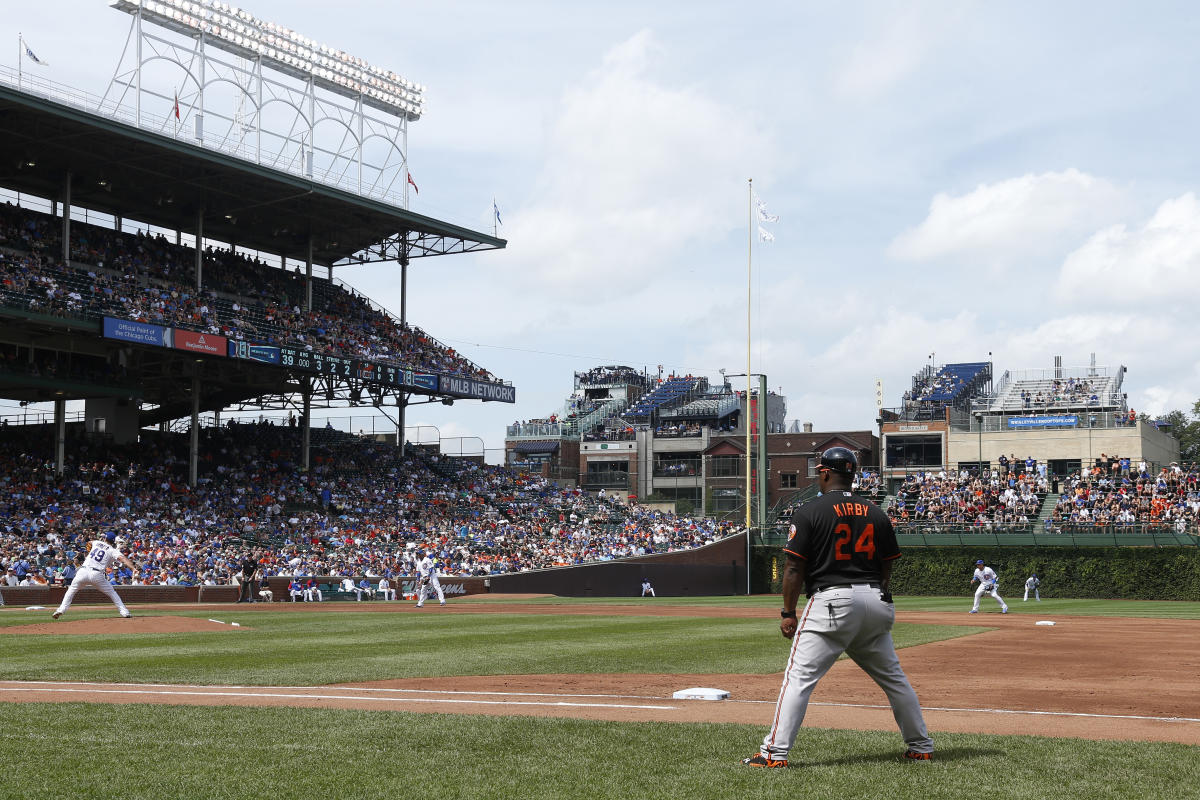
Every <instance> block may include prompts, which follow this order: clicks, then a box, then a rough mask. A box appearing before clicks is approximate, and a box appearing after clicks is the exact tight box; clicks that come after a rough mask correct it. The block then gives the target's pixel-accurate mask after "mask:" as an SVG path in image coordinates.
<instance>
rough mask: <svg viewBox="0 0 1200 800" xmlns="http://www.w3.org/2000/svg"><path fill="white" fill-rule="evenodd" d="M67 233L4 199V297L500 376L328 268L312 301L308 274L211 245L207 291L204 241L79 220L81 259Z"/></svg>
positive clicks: (52, 310) (69, 313)
mask: <svg viewBox="0 0 1200 800" xmlns="http://www.w3.org/2000/svg"><path fill="white" fill-rule="evenodd" d="M59 236H60V230H59V227H58V223H57V222H56V221H55V220H54V219H53V218H51V217H49V216H48V215H45V214H39V213H37V212H33V211H30V210H28V209H24V208H20V207H18V206H14V205H12V204H6V205H3V206H0V304H2V305H4V306H6V307H9V308H15V309H19V310H21V311H31V312H35V313H40V314H49V315H53V316H62V317H72V318H79V319H87V320H93V321H96V320H99V319H100V318H101V317H102V316H111V317H118V318H123V319H131V320H137V321H140V322H150V323H155V324H161V325H166V326H172V327H177V328H184V329H188V330H195V331H201V332H204V333H211V334H216V335H222V336H227V337H229V338H232V339H236V340H247V341H255V342H261V343H265V344H292V345H295V346H298V347H302V348H305V349H309V350H313V351H316V352H324V353H328V354H331V355H338V356H343V357H349V358H365V359H370V360H373V361H378V362H382V363H388V364H394V365H396V366H402V367H407V368H412V369H416V370H421V371H424V370H429V371H441V372H450V373H456V374H463V375H469V376H471V377H475V378H481V379H485V380H491V379H492V376H491V375H490V373H488V372H487V371H486V370H484V369H483V368H481V367H479V366H477V365H475V364H473V363H471V362H470V361H469V360H467V359H465V358H463V357H462V355H461V354H459V353H457V352H456V351H455V350H454V349H453V348H451V347H448V346H446V345H444V344H441V343H440V342H437V341H436V340H435V339H433V338H432V337H430V336H429V335H428V334H426V333H425V332H424V331H422V330H421V329H419V328H415V327H413V326H410V325H407V324H405V325H402V324H400V323H399V321H398V320H395V319H394V318H392V317H391V316H390V315H388V314H386V313H385V312H383V311H381V310H379V309H376V308H375V307H373V305H372V304H371V303H370V302H369V301H368V300H367V299H366V298H363V297H360V296H358V295H357V294H354V293H352V292H350V291H348V290H347V289H345V288H343V287H341V286H339V285H337V284H335V283H332V282H330V281H328V280H325V279H321V278H316V277H314V278H313V281H312V286H313V306H312V309H311V310H303V306H304V305H305V301H304V299H303V298H304V294H305V283H306V282H305V279H304V277H303V276H301V275H299V274H298V273H296V272H286V271H284V270H281V269H276V268H271V267H268V266H267V265H265V264H262V263H260V262H257V261H255V260H253V259H250V258H248V257H246V256H245V255H243V254H240V253H233V252H230V251H217V250H213V249H211V248H209V249H206V250H205V252H204V259H203V260H204V268H203V270H202V274H203V280H204V286H203V288H202V289H200V290H197V289H196V288H195V283H194V279H193V275H192V273H191V271H190V269H189V268H188V266H187V265H191V264H193V263H194V260H195V251H194V250H192V249H190V248H186V247H180V246H177V245H175V244H173V243H170V242H168V241H167V240H166V239H165V238H163V237H161V236H147V235H145V234H142V233H136V234H126V233H118V232H116V231H113V230H108V229H104V228H100V227H97V226H94V225H86V224H82V223H78V222H76V223H74V224H73V225H72V227H71V264H70V265H63V264H61V263H59V262H58V260H57V256H58V255H60V254H61V242H60V241H59Z"/></svg>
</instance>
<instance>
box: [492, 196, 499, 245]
mask: <svg viewBox="0 0 1200 800" xmlns="http://www.w3.org/2000/svg"><path fill="white" fill-rule="evenodd" d="M498 215H499V212H497V211H496V195H492V238H493V239H495V238H497V237H498V236H499V231H498V230H497V228H496V223H497V222H498V221H499V220H497V219H496V217H497V216H498Z"/></svg>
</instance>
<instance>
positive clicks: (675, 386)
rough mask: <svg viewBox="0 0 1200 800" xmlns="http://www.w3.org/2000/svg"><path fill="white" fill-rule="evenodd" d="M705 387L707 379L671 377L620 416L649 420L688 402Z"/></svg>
mask: <svg viewBox="0 0 1200 800" xmlns="http://www.w3.org/2000/svg"><path fill="white" fill-rule="evenodd" d="M707 386H708V379H707V378H696V377H693V376H691V375H688V376H685V377H676V376H671V377H669V378H667V379H665V380H663V381H662V382H661V383H659V384H658V385H657V386H655V387H654V388H653V389H651V390H650V391H648V392H646V393H645V394H643V395H642V396H641V397H639V398H638V399H637V401H636V402H634V404H633V405H631V406H630V407H629V408H628V409H627V410H626V411H625V412H624V413H622V415H621V416H622V417H625V418H626V419H635V420H637V419H640V420H646V419H649V418H650V417H651V416H652V415H653V414H654V413H655V412H656V411H658V410H660V409H664V408H669V407H671V406H674V405H679V404H680V403H682V402H684V401H687V400H690V399H691V397H692V396H693V395H694V394H695V393H696V392H700V391H704V389H706V388H707Z"/></svg>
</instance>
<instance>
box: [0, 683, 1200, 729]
mask: <svg viewBox="0 0 1200 800" xmlns="http://www.w3.org/2000/svg"><path fill="white" fill-rule="evenodd" d="M29 684H30V685H27V686H0V692H56V693H89V692H94V693H96V694H118V695H119V694H130V695H136V694H146V695H155V696H179V697H262V698H272V699H277V698H282V699H298V700H379V701H381V702H389V701H390V702H396V703H448V704H462V705H500V706H503V705H514V706H549V707H556V706H557V707H565V708H627V709H642V710H655V711H675V710H678V709H679V708H681V706H664V705H634V704H619V703H576V702H563V701H561V700H560V701H555V702H544V703H542V702H533V701H522V700H464V699H458V696H460V695H473V696H481V697H504V698H508V697H558V698H574V699H599V698H610V699H614V700H660V701H662V700H667V699H668V698H664V697H658V696H654V695H613V694H574V693H569V692H489V691H474V692H467V691H461V690H456V689H384V688H371V687H364V688H361V689H360V688H354V687H345V688H344V689H343V691H344V692H346V694H300V693H299V692H309V691H310V690H312V689H316V688H323V689H325V690H326V691H328V690H329V688H330V687H313V686H272V687H270V688H271V689H273V690H274V691H262V690H259V691H254V690H255V689H256V688H258V687H253V686H224V687H215V686H214V687H206V686H203V685H196V684H139V683H96V682H89V681H84V682H69V683H68V682H64V681H30V682H29ZM45 687H50V688H45ZM57 687H66V688H57ZM85 687H98V688H85ZM110 687H114V688H110ZM203 689H210V691H196V690H203ZM238 690H242V691H238ZM364 692H374V693H385V692H386V693H393V694H404V695H407V694H409V693H415V694H424V695H428V694H440V695H453V696H454V697H453V698H452V699H441V698H427V697H408V696H400V697H387V696H383V697H380V696H378V695H376V696H374V697H364V696H363V695H362V693H364ZM721 702H724V703H730V704H737V705H775V703H776V701H774V700H739V699H728V700H724V701H721ZM809 705H812V706H823V707H826V708H865V709H869V710H878V711H888V710H890V709H891V706H887V705H881V704H877V703H830V702H817V701H812V702H810V703H809ZM922 708H923V709H924V710H925V711H941V712H952V713H959V714H1011V715H1016V716H1039V717H1086V718H1090V719H1129V720H1141V721H1146V722H1168V723H1175V722H1181V723H1193V722H1200V718H1193V717H1156V716H1149V715H1144V714H1093V713H1087V712H1080V711H1041V710H1037V709H1019V708H956V707H950V706H922Z"/></svg>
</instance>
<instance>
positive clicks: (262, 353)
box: [229, 341, 279, 364]
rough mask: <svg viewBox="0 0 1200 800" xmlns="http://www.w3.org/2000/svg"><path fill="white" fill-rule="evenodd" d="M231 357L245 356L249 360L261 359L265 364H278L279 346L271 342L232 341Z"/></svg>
mask: <svg viewBox="0 0 1200 800" xmlns="http://www.w3.org/2000/svg"><path fill="white" fill-rule="evenodd" d="M229 357H230V358H243V359H246V360H247V361H261V362H262V363H264V364H278V363H279V348H278V347H275V346H274V345H269V344H250V342H234V341H230V342H229Z"/></svg>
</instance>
